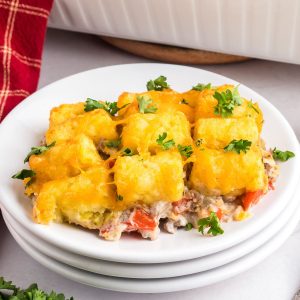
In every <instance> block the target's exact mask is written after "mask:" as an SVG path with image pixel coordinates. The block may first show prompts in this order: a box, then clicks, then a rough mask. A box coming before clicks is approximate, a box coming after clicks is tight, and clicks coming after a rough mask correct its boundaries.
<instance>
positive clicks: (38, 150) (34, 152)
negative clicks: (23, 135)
mask: <svg viewBox="0 0 300 300" xmlns="http://www.w3.org/2000/svg"><path fill="white" fill-rule="evenodd" d="M54 145H55V141H54V142H53V143H51V144H50V145H46V146H40V147H32V148H31V150H30V152H29V153H28V154H27V156H26V157H25V159H24V163H26V162H28V161H29V158H30V156H31V155H39V154H42V153H43V152H45V151H47V150H49V149H50V148H52V147H53V146H54Z"/></svg>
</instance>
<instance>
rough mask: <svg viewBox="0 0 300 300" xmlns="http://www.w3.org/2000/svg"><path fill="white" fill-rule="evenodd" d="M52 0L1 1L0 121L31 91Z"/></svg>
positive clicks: (38, 68) (35, 85) (39, 60)
mask: <svg viewBox="0 0 300 300" xmlns="http://www.w3.org/2000/svg"><path fill="white" fill-rule="evenodd" d="M52 3H53V0H0V122H1V120H2V119H3V118H4V117H5V116H6V115H7V114H8V112H9V111H10V110H11V109H12V108H14V107H15V106H16V105H17V104H18V103H19V102H21V101H22V100H23V99H24V98H25V97H27V96H28V95H30V94H31V93H32V92H34V91H35V90H36V88H37V83H38V79H39V74H40V67H41V56H42V49H43V43H44V37H45V32H46V25H47V20H48V16H49V12H50V10H51V7H52Z"/></svg>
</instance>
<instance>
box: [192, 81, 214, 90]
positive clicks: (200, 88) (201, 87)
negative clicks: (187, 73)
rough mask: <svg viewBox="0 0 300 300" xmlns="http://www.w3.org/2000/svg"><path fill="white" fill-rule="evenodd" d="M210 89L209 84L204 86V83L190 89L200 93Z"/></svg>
mask: <svg viewBox="0 0 300 300" xmlns="http://www.w3.org/2000/svg"><path fill="white" fill-rule="evenodd" d="M210 89H211V83H208V84H204V83H198V84H196V85H194V86H193V87H192V90H195V91H198V92H202V91H204V90H210Z"/></svg>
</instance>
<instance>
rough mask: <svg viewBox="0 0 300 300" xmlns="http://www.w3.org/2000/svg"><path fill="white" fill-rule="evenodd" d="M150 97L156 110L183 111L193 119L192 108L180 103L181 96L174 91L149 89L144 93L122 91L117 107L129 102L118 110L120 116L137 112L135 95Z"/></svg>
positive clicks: (188, 117) (191, 120) (190, 119)
mask: <svg viewBox="0 0 300 300" xmlns="http://www.w3.org/2000/svg"><path fill="white" fill-rule="evenodd" d="M138 96H140V97H144V98H145V99H151V100H152V101H153V102H152V103H153V105H155V106H156V107H157V112H158V113H159V112H170V113H172V112H177V111H181V112H183V113H184V114H185V115H186V117H187V119H188V120H189V121H190V122H193V121H194V110H193V109H192V107H190V106H189V105H186V104H184V103H182V100H183V96H182V94H180V93H177V92H175V91H171V90H169V91H163V92H160V91H150V92H145V93H139V94H138V93H127V92H125V93H123V94H121V95H120V97H119V99H118V107H122V106H123V105H126V104H130V105H128V106H127V107H125V108H124V109H122V110H120V116H123V117H127V116H129V115H132V114H135V113H138V112H139V109H138V101H137V97H138Z"/></svg>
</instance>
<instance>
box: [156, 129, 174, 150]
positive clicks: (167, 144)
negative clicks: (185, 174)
mask: <svg viewBox="0 0 300 300" xmlns="http://www.w3.org/2000/svg"><path fill="white" fill-rule="evenodd" d="M166 137H167V133H166V132H164V133H163V134H162V135H159V136H158V138H157V139H156V142H157V144H158V145H160V146H161V147H162V148H163V149H164V150H169V149H171V148H172V147H174V146H175V142H174V140H168V141H165V139H166Z"/></svg>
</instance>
